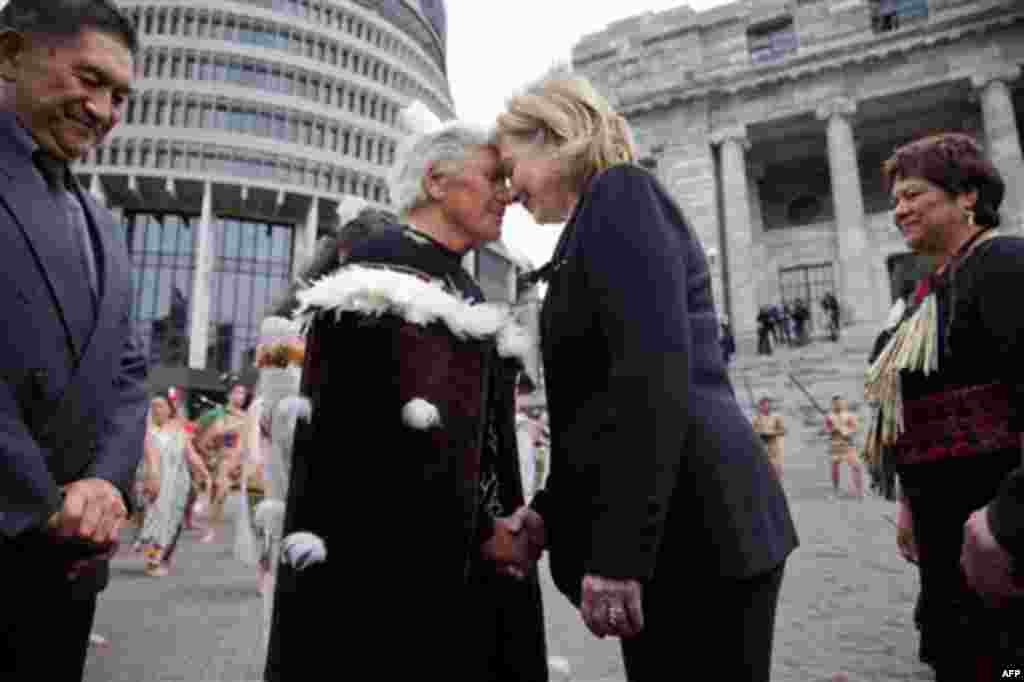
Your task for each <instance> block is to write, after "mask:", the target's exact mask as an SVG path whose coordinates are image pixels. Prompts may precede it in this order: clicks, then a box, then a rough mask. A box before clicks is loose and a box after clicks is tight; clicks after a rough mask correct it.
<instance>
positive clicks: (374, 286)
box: [296, 265, 536, 364]
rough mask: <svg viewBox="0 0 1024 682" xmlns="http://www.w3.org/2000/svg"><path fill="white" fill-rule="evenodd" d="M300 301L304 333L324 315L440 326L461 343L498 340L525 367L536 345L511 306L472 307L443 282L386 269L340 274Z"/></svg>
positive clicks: (347, 269) (359, 269) (302, 294)
mask: <svg viewBox="0 0 1024 682" xmlns="http://www.w3.org/2000/svg"><path fill="white" fill-rule="evenodd" d="M298 299H299V304H300V305H299V310H298V312H297V313H296V317H297V318H298V319H301V320H302V322H303V326H304V329H306V330H308V327H309V324H310V322H312V320H313V318H314V317H315V316H316V315H317V314H318V313H320V312H332V311H333V312H335V313H337V314H339V315H340V314H341V313H343V312H358V313H362V314H364V315H368V316H380V315H384V314H392V315H396V316H398V317H401V318H402V319H404V320H406V321H407V322H410V323H412V324H417V325H421V326H423V325H427V324H430V323H433V322H440V323H442V324H444V325H445V326H447V327H448V329H449V330H450V331H451V332H452V333H453V334H455V335H456V336H457V337H459V338H466V337H470V338H476V339H488V338H489V339H494V340H495V341H498V342H499V345H500V346H501V347H502V348H503V349H504V350H503V351H502V355H503V356H505V357H520V358H521V359H523V360H524V364H525V361H526V360H527V359H528V358H529V356H530V353H532V352H533V351H532V349H531V348H530V347H531V346H535V345H536V343H535V341H534V340H533V339H532V337H531V335H530V334H529V332H528V331H526V330H525V329H524V328H522V326H521V325H519V323H517V322H516V320H515V317H514V316H513V315H512V311H511V309H510V308H509V307H508V306H507V305H503V304H502V305H499V304H494V303H480V304H476V305H474V304H472V303H470V302H468V301H465V300H463V299H461V298H457V297H455V296H453V295H451V294H449V293H448V292H446V291H445V290H444V289H443V288H442V285H441V282H439V281H436V280H431V281H424V280H422V279H420V278H419V277H416V276H415V275H410V274H408V273H404V272H396V271H394V270H388V269H384V268H367V267H361V266H358V265H352V266H349V267H345V268H342V269H340V270H339V271H338V272H336V273H334V274H332V275H328V276H327V277H323V278H321V279H319V280H317V281H316V282H315V283H314V284H313V286H312V287H310V288H309V289H306V290H304V291H300V292H299V293H298ZM503 337H504V343H502V338H503Z"/></svg>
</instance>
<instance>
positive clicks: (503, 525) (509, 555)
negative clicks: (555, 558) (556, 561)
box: [481, 507, 547, 580]
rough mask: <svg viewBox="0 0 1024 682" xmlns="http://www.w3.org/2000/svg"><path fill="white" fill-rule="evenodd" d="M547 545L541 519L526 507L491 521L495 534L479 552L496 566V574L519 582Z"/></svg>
mask: <svg viewBox="0 0 1024 682" xmlns="http://www.w3.org/2000/svg"><path fill="white" fill-rule="evenodd" d="M546 542H547V540H546V538H545V533H544V519H542V518H541V516H540V514H538V513H537V512H535V511H534V510H532V509H530V508H529V507H520V508H519V509H517V510H516V512H515V513H514V514H512V515H511V516H503V517H501V518H497V519H494V535H492V536H491V537H490V538H489V539H488V540H487V541H486V542H485V543H484V544H483V546H482V547H481V553H482V554H483V556H484V558H486V559H490V560H491V561H493V562H494V563H495V568H496V570H497V571H498V573H500V574H502V575H508V576H511V577H513V578H518V579H520V580H521V579H523V578H525V577H526V575H527V573H529V571H530V569H531V568H532V567H533V565H534V564H535V563H536V562H537V559H539V558H540V555H541V552H543V551H544V545H545V544H546Z"/></svg>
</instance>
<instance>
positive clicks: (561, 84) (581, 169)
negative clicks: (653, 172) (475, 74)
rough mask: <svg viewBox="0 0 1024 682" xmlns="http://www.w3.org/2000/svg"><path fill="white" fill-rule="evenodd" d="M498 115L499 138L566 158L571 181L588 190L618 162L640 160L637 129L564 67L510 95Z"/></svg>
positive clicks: (574, 184) (564, 162)
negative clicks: (635, 134)
mask: <svg viewBox="0 0 1024 682" xmlns="http://www.w3.org/2000/svg"><path fill="white" fill-rule="evenodd" d="M505 106H506V109H507V111H505V112H504V113H502V114H499V116H498V122H497V128H498V139H499V141H501V142H508V143H510V144H511V145H513V146H516V147H520V148H524V149H526V150H528V151H530V152H535V153H536V152H540V153H542V154H547V155H550V156H552V157H554V158H558V159H561V160H562V162H563V164H564V168H563V171H564V174H565V179H566V181H567V182H568V184H569V185H570V186H571V187H572V189H574V190H576V191H582V190H583V189H584V188H585V186H586V184H587V182H589V181H590V179H591V178H592V177H593V176H595V175H597V174H598V173H600V172H601V171H604V170H606V169H608V168H610V167H612V166H615V165H618V164H621V163H633V162H635V161H636V156H637V154H636V147H635V145H634V142H633V133H632V131H631V130H630V127H629V124H628V123H627V122H626V119H625V118H623V117H622V116H621V115H619V114H618V113H616V112H615V110H614V109H612V106H611V104H609V103H608V100H606V99H605V98H604V97H603V96H602V95H601V94H600V93H598V92H597V90H596V89H595V88H594V86H593V85H592V84H591V83H590V81H589V80H587V79H586V78H584V77H583V76H579V75H575V74H572V73H570V72H568V71H567V70H565V69H564V68H559V69H556V70H555V71H553V72H551V73H549V74H548V75H546V76H544V77H543V78H542V79H541V80H540V81H538V82H537V83H535V84H533V85H531V86H529V87H528V88H527V89H526V90H525V91H524V92H523V93H522V94H519V95H516V96H514V97H512V98H510V99H509V100H508V101H507V102H506V105H505Z"/></svg>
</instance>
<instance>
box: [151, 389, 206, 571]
mask: <svg viewBox="0 0 1024 682" xmlns="http://www.w3.org/2000/svg"><path fill="white" fill-rule="evenodd" d="M149 422H150V426H149V429H148V431H147V433H146V441H145V462H146V484H145V487H144V490H145V491H146V492H145V494H146V496H147V501H148V507H147V509H146V519H145V521H144V523H143V525H142V530H141V531H140V533H139V542H140V543H141V544H142V547H143V552H144V555H145V557H146V575H148V576H151V577H154V578H159V577H163V576H165V575H167V573H168V571H169V565H170V559H171V555H172V554H173V553H174V549H175V547H176V546H177V543H178V538H179V537H180V535H181V530H182V524H183V522H184V519H185V507H186V505H187V504H188V495H189V491H190V489H191V487H192V473H191V472H192V471H196V472H199V475H202V473H201V472H203V471H205V466H204V465H203V463H202V461H201V460H200V459H199V456H198V455H197V454H196V453H195V451H194V450H193V449H192V446H191V443H190V442H189V438H188V436H187V435H186V433H185V429H184V424H183V423H182V420H180V419H178V415H177V410H176V408H175V406H174V403H173V402H171V401H170V400H169V399H168V398H167V397H166V396H163V395H158V396H156V397H154V398H153V400H152V401H151V402H150V419H149Z"/></svg>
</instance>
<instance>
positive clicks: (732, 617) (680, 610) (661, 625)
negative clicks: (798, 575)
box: [622, 566, 783, 682]
mask: <svg viewBox="0 0 1024 682" xmlns="http://www.w3.org/2000/svg"><path fill="white" fill-rule="evenodd" d="M782 570H783V567H782V566H779V568H777V569H775V570H773V571H769V572H768V573H765V574H764V575H760V576H755V577H754V578H751V579H749V580H722V579H719V580H716V581H714V582H713V584H706V583H705V584H693V583H687V584H685V585H684V584H679V583H678V582H677V581H673V580H672V576H670V575H666V576H662V577H661V579H660V580H659V579H658V578H655V580H654V581H653V582H652V583H651V584H649V585H648V586H647V588H645V591H644V630H643V632H642V633H641V634H640V636H639V637H636V638H634V639H624V640H622V653H623V659H624V660H625V663H626V678H627V679H628V680H629V682H664V680H666V679H670V678H671V679H690V678H691V677H693V678H694V679H696V678H698V677H703V676H704V673H703V672H701V671H703V670H704V669H705V668H706V669H707V670H708V673H709V675H710V677H709V679H712V678H713V679H716V680H730V682H768V680H769V679H770V677H771V661H772V639H773V637H774V635H775V607H776V604H777V603H778V601H779V588H780V586H781V583H782ZM681 666H685V669H683V668H681ZM670 671H671V673H670Z"/></svg>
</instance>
